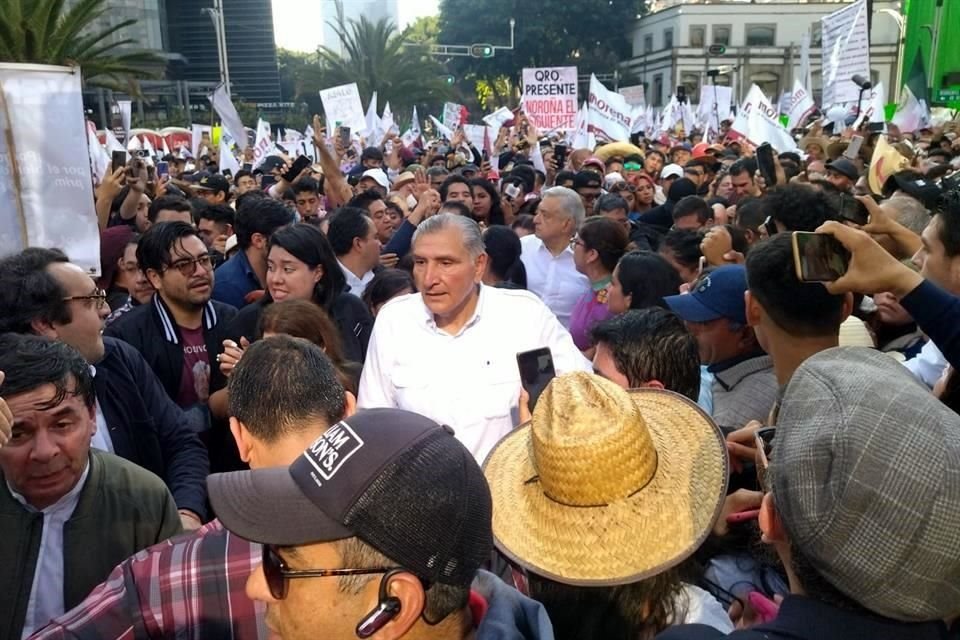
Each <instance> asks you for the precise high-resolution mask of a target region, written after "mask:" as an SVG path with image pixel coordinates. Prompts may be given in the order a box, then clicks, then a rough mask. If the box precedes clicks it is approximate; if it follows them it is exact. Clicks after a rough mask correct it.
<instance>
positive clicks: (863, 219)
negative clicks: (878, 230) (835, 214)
mask: <svg viewBox="0 0 960 640" xmlns="http://www.w3.org/2000/svg"><path fill="white" fill-rule="evenodd" d="M839 195H840V205H839V214H840V217H841V218H843V219H844V220H849V221H850V222H852V223H854V224H859V225H865V224H867V223H868V222H870V212H868V211H867V207H866V205H864V204H863V203H862V202H860V201H859V200H857V199H856V198H854V197H853V196H852V195H850V194H849V193H840V194H839Z"/></svg>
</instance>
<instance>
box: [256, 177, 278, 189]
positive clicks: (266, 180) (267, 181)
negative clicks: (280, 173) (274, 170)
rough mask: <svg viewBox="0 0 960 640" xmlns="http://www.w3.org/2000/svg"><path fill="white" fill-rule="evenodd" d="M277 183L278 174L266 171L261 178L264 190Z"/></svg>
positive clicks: (261, 185) (261, 186)
mask: <svg viewBox="0 0 960 640" xmlns="http://www.w3.org/2000/svg"><path fill="white" fill-rule="evenodd" d="M276 183H277V176H275V175H273V174H271V173H265V174H263V176H262V177H261V178H260V188H261V189H263V190H264V191H266V190H267V189H269V188H270V187H272V186H273V185H275V184H276Z"/></svg>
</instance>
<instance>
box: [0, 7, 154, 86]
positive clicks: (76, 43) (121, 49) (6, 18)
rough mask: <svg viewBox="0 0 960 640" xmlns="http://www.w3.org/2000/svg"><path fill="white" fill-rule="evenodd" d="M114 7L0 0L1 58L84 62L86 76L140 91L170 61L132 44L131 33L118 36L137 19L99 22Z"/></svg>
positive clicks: (62, 62)
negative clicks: (100, 24)
mask: <svg viewBox="0 0 960 640" xmlns="http://www.w3.org/2000/svg"><path fill="white" fill-rule="evenodd" d="M108 12H109V8H108V7H107V6H106V0H80V1H79V2H77V3H76V4H75V5H74V6H73V7H71V8H69V9H67V7H66V4H65V0H0V60H2V61H4V62H24V63H34V64H56V65H68V66H72V65H79V66H80V68H81V71H82V73H83V78H84V80H85V81H86V82H90V83H91V84H99V85H102V86H109V87H120V86H124V85H125V86H126V88H127V89H128V90H132V91H133V92H136V86H137V79H138V78H146V77H155V76H158V75H160V72H162V70H163V65H164V61H163V59H162V58H160V57H159V56H157V55H156V54H154V53H151V52H148V51H142V50H135V49H132V48H131V47H132V45H135V44H136V43H135V42H134V41H133V40H131V39H122V40H116V39H114V36H115V34H116V33H117V32H119V31H121V30H123V29H126V28H127V27H129V26H130V25H132V24H134V23H135V22H136V21H135V20H124V21H122V22H118V23H117V24H115V25H113V26H111V27H109V28H106V29H97V28H95V26H94V23H95V22H96V21H97V19H98V18H100V17H101V16H103V15H105V14H107V13H108Z"/></svg>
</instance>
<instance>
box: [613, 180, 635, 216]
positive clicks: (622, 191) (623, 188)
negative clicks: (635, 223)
mask: <svg viewBox="0 0 960 640" xmlns="http://www.w3.org/2000/svg"><path fill="white" fill-rule="evenodd" d="M610 193H615V194H617V195H618V196H620V197H621V198H623V199H624V200H626V201H627V206H628V207H629V210H628V211H627V214H631V213H633V212H634V211H635V210H636V207H637V187H636V186H634V185H633V184H630V183H629V182H625V181H620V182H617V183H616V184H614V185H613V186H612V187H611V188H610Z"/></svg>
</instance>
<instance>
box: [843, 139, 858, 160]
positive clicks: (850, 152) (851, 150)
mask: <svg viewBox="0 0 960 640" xmlns="http://www.w3.org/2000/svg"><path fill="white" fill-rule="evenodd" d="M861 146H863V136H857V135H855V136H853V137H852V138H850V144H849V145H847V150H846V151H844V152H843V155H844V157H846V158H850V159H851V160H853V159H855V158H856V157H857V156H858V155H860V147H861Z"/></svg>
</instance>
